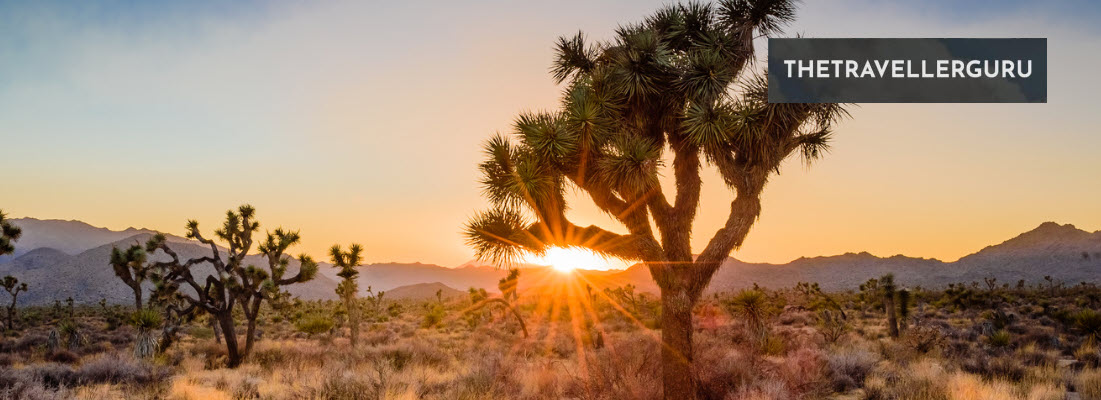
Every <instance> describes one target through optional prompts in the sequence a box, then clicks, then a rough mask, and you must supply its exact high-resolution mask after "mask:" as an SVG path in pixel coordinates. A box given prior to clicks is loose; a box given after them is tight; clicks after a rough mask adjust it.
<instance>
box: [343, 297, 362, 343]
mask: <svg viewBox="0 0 1101 400" xmlns="http://www.w3.org/2000/svg"><path fill="white" fill-rule="evenodd" d="M344 304H345V306H344V307H346V308H347V309H348V324H349V325H350V326H349V327H350V328H351V341H352V347H356V345H358V344H359V305H358V304H356V301H355V299H352V298H346V299H344Z"/></svg>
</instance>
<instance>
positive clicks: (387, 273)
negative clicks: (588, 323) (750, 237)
mask: <svg viewBox="0 0 1101 400" xmlns="http://www.w3.org/2000/svg"><path fill="white" fill-rule="evenodd" d="M14 221H15V222H16V224H17V225H20V226H21V227H23V228H24V239H26V238H30V240H20V241H18V242H16V248H17V252H16V253H17V254H18V255H17V256H15V257H13V258H11V259H8V260H0V274H13V275H15V276H17V277H18V278H19V279H20V280H22V281H25V282H28V283H29V284H30V285H31V287H32V290H31V291H29V292H28V293H27V295H26V297H25V298H24V297H22V296H21V300H23V299H25V300H26V301H27V302H28V304H41V303H45V302H51V301H53V300H64V298H65V297H67V296H73V297H74V300H76V301H78V302H82V303H91V302H96V301H99V299H100V298H105V299H107V300H108V301H111V302H119V303H124V304H125V303H127V302H129V300H128V299H129V296H130V294H129V289H128V288H126V287H125V285H123V284H122V283H121V281H119V280H118V279H117V278H116V277H115V276H114V273H113V271H112V270H111V268H110V266H109V264H108V259H109V255H110V248H111V247H112V246H119V247H125V246H128V245H130V244H133V243H139V244H140V243H143V242H144V241H145V240H147V239H148V238H149V237H150V236H151V235H153V234H155V233H156V232H155V231H151V230H142V229H136V228H128V229H127V230H124V231H111V230H109V229H106V228H97V227H94V226H92V225H89V224H87V223H84V222H81V221H65V220H36V219H31V218H21V219H17V220H14ZM43 221H46V222H43ZM109 239H114V240H110V241H107V242H103V241H104V240H109ZM28 242H29V243H28ZM100 242H103V243H100ZM35 246H37V247H35ZM89 246H90V247H89ZM170 246H172V247H173V249H174V250H176V251H177V252H179V253H180V255H181V257H197V256H200V255H204V254H206V253H207V252H209V248H208V247H206V246H201V245H199V244H198V243H197V242H195V241H191V240H188V239H185V238H182V237H178V236H170ZM32 247H33V248H32ZM84 247H87V248H84ZM66 250H68V251H66ZM70 252H73V253H70ZM248 260H249V262H253V263H260V262H262V259H260V257H259V256H255V255H254V256H250V258H249V259H248ZM293 264H294V265H293V267H292V269H293V270H296V269H297V263H293ZM319 268H320V273H319V274H318V278H316V279H315V280H314V281H311V282H307V283H304V284H298V285H291V286H289V287H288V290H289V291H291V292H292V293H293V294H295V295H298V296H301V297H302V298H304V299H335V298H336V296H335V294H334V292H333V289H335V286H336V282H339V280H340V278H339V277H337V276H336V272H337V269H336V268H332V266H331V264H328V263H324V262H322V263H320V265H319ZM358 268H359V270H360V278H359V279H360V281H359V287H360V295H366V294H367V290H368V289H369V288H370V289H371V290H373V291H375V292H378V291H386V290H392V289H396V288H400V287H404V286H412V285H418V284H426V283H438V284H439V285H443V286H446V287H448V288H452V289H454V290H457V291H463V290H465V289H466V288H470V287H476V288H485V289H486V290H488V291H491V292H495V291H497V282H498V280H500V279H501V278H502V277H504V275H505V274H506V271H505V270H504V269H499V268H496V267H494V266H491V265H487V264H485V263H480V262H477V261H470V262H466V263H463V264H461V265H458V266H456V267H450V268H449V267H445V266H440V265H436V264H429V263H422V262H412V263H398V262H385V263H371V264H365V265H362V266H359V267H358ZM519 268H521V270H522V274H521V281H520V286H521V288H520V289H521V291H524V290H526V289H531V288H534V287H537V286H539V285H543V284H546V282H548V281H551V282H553V281H555V278H554V277H557V276H560V273H558V272H554V271H551V270H549V269H548V268H546V267H542V266H535V265H521V266H520V267H519ZM208 269H209V270H210V271H212V268H208ZM208 273H209V271H208ZM574 273H575V274H577V275H580V276H582V277H583V278H584V279H585V280H587V281H589V282H591V283H592V284H593V285H594V286H598V287H599V286H620V285H626V284H632V285H635V286H636V287H637V288H638V289H639V290H642V291H649V292H656V291H657V286H656V284H654V282H653V280H652V279H651V277H650V273H649V270H648V268H646V267H645V266H642V265H640V264H636V265H633V266H631V267H629V268H627V269H625V270H613V271H584V270H581V271H576V272H574ZM886 273H894V274H895V276H896V279H897V280H898V281H899V282H900V284H903V285H908V286H925V287H936V286H943V285H946V284H947V283H953V282H970V281H980V282H981V281H982V279H983V278H987V277H995V278H997V279H998V281H999V283H1008V284H1015V283H1016V282H1017V280H1025V281H1026V282H1039V281H1042V280H1043V277H1044V276H1045V275H1051V276H1053V277H1055V278H1056V279H1059V280H1062V281H1065V282H1068V283H1076V282H1101V231H1096V232H1088V231H1084V230H1081V229H1078V228H1077V227H1075V226H1074V225H1072V224H1058V223H1054V222H1045V223H1042V224H1040V225H1039V226H1037V227H1036V228H1034V229H1031V230H1029V231H1026V232H1023V233H1021V234H1019V235H1016V236H1014V237H1012V238H1009V239H1007V240H1004V241H1002V242H1001V243H998V244H993V245H989V246H986V247H983V248H982V249H980V250H978V251H976V252H974V253H971V254H968V255H966V256H963V257H961V258H960V259H958V260H956V261H951V262H945V261H941V260H938V259H935V258H920V257H910V256H905V255H902V254H896V255H892V256H889V257H879V256H876V255H873V254H871V253H869V252H867V251H861V252H847V253H843V254H838V255H832V256H812V257H799V258H797V259H794V260H792V261H790V262H787V263H782V264H779V263H756V262H744V261H740V260H738V259H736V258H733V257H729V258H728V259H727V260H726V261H725V262H724V263H723V265H722V267H721V268H720V269H719V271H717V272H716V274H715V275H714V277H713V278H712V281H711V284H710V286H709V288H708V291H710V292H715V291H730V290H738V289H742V288H746V287H751V286H753V284H754V283H756V284H759V285H761V286H766V287H789V286H792V285H794V284H795V283H797V282H800V281H805V282H818V283H819V284H820V285H821V286H822V288H823V289H826V290H846V289H853V288H855V287H856V286H858V285H859V284H860V283H862V282H864V281H866V280H867V279H869V278H873V277H878V276H881V275H883V274H886ZM35 288H38V290H35ZM42 288H47V289H48V290H42ZM35 292H37V293H35Z"/></svg>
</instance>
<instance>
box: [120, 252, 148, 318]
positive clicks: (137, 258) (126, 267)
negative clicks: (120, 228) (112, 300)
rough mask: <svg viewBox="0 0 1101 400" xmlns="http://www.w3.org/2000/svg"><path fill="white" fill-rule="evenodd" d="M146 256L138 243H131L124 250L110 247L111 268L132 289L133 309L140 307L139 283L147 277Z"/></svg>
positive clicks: (140, 291)
mask: <svg viewBox="0 0 1101 400" xmlns="http://www.w3.org/2000/svg"><path fill="white" fill-rule="evenodd" d="M147 258H148V257H147V256H146V252H145V248H144V247H142V246H140V245H136V244H135V245H132V246H130V248H128V249H126V250H119V248H118V247H114V248H112V249H111V268H112V269H114V271H115V276H117V277H119V279H121V280H122V283H125V284H126V286H129V287H130V290H132V291H134V310H135V311H137V310H141V308H142V288H141V284H142V283H143V282H145V280H146V279H148V278H149V265H147V264H146V259H147Z"/></svg>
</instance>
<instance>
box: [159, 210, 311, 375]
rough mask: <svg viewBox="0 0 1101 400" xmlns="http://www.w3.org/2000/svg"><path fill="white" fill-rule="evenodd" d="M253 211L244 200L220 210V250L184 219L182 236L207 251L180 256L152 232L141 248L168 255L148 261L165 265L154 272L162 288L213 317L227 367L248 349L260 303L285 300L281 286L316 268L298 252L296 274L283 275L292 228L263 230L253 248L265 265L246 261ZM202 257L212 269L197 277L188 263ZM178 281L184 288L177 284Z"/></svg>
mask: <svg viewBox="0 0 1101 400" xmlns="http://www.w3.org/2000/svg"><path fill="white" fill-rule="evenodd" d="M255 214H256V210H255V209H254V208H252V206H249V205H243V206H241V207H239V208H238V209H237V210H236V211H233V210H230V211H228V212H226V220H225V222H224V223H223V225H222V228H221V229H218V230H217V231H215V235H216V236H217V238H219V239H221V240H222V241H223V242H224V243H225V245H226V246H227V248H226V249H225V250H223V249H222V248H220V247H219V246H218V243H217V242H215V241H214V240H213V239H207V238H206V237H205V236H203V234H202V233H201V232H200V231H199V223H198V222H197V221H194V220H191V221H188V223H187V237H188V238H189V239H195V240H198V241H199V242H200V243H202V244H204V245H206V246H209V248H210V255H207V256H203V257H198V258H192V259H189V260H186V261H185V260H181V259H180V257H179V255H178V254H177V253H176V252H175V251H173V250H172V248H171V247H169V246H168V243H167V241H166V240H165V237H164V236H163V235H157V236H154V238H153V239H151V240H150V241H149V243H147V244H146V251H147V252H149V253H153V252H154V251H156V250H160V251H163V252H164V253H165V254H167V255H168V257H169V258H170V261H167V262H158V263H156V264H154V270H163V271H166V272H165V273H164V275H159V274H158V275H157V276H155V277H154V279H155V280H156V281H157V283H158V285H164V289H163V290H167V291H173V292H176V293H177V294H178V295H179V296H180V297H179V298H180V299H182V300H183V301H186V302H187V303H188V304H189V305H191V306H194V307H196V308H197V309H201V310H203V311H205V312H207V313H209V314H210V315H212V316H214V318H216V319H217V320H218V324H219V325H220V326H221V328H222V333H223V334H224V335H225V344H226V352H227V353H228V357H227V360H226V365H227V366H228V367H230V368H236V367H237V366H239V365H241V362H242V361H244V359H245V357H247V356H248V354H249V353H250V352H251V351H252V346H253V343H254V342H255V340H256V322H257V318H258V317H259V315H260V306H261V305H262V304H263V303H264V302H265V301H268V302H271V303H273V304H274V303H276V302H281V301H283V300H285V298H286V294H285V292H283V291H282V289H281V287H283V286H286V285H290V284H295V283H300V282H306V281H309V280H310V279H313V277H314V275H315V274H316V273H317V263H316V262H314V261H313V259H312V258H310V257H309V256H306V255H301V256H299V257H298V261H299V264H300V266H299V271H298V274H296V275H294V276H290V277H287V276H284V275H285V274H286V272H287V267H288V266H289V264H290V261H291V258H290V256H288V255H286V254H285V252H286V251H287V249H288V248H290V247H291V246H293V245H295V244H297V243H298V241H299V240H301V237H300V236H299V234H298V232H295V231H287V230H284V229H282V228H278V229H276V230H274V231H270V232H268V234H267V238H266V239H265V240H264V241H262V242H260V244H259V246H257V249H256V250H257V251H258V252H259V253H260V254H261V255H262V256H263V257H264V258H265V259H266V260H267V264H268V265H267V266H266V268H264V267H257V266H255V265H248V264H246V263H245V258H246V257H247V256H248V255H249V252H250V251H251V250H252V247H253V244H254V242H253V234H254V233H256V231H257V230H259V228H260V223H259V222H256V221H255V220H254V218H255ZM204 263H207V264H211V265H213V267H214V270H215V274H214V275H211V276H208V277H206V278H205V279H204V278H198V279H197V278H196V277H195V276H194V275H193V274H192V268H194V267H196V266H199V265H201V264H204ZM200 282H201V283H200ZM182 286H186V287H187V288H188V289H189V290H187V291H184V290H182ZM238 306H239V307H240V310H241V313H242V315H243V316H244V317H245V318H244V319H245V323H246V330H245V346H244V349H241V347H240V346H239V345H238V342H237V322H236V321H235V320H234V318H233V311H234V308H235V307H238Z"/></svg>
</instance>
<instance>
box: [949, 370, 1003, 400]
mask: <svg viewBox="0 0 1101 400" xmlns="http://www.w3.org/2000/svg"><path fill="white" fill-rule="evenodd" d="M948 396H949V398H952V399H976V400H981V399H1013V398H1016V396H1014V395H1013V391H1012V387H1010V386H1009V385H1008V384H1007V383H1005V382H1003V381H998V380H992V381H983V380H982V379H979V378H978V377H976V376H973V375H967V374H961V373H957V374H954V375H952V377H951V378H950V379H948Z"/></svg>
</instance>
